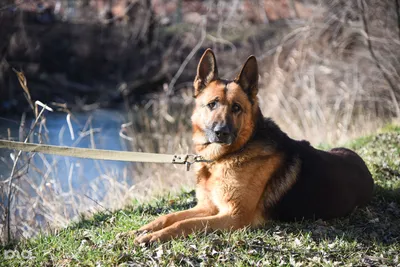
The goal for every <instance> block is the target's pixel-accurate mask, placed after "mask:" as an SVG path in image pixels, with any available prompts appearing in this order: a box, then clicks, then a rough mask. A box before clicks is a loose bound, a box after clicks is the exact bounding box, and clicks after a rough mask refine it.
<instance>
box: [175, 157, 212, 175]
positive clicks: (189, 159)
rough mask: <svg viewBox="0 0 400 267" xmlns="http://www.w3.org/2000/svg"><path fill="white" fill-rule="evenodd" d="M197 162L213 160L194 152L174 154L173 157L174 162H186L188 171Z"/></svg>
mask: <svg viewBox="0 0 400 267" xmlns="http://www.w3.org/2000/svg"><path fill="white" fill-rule="evenodd" d="M196 162H211V161H210V160H206V159H204V158H203V157H202V156H200V155H194V154H186V155H174V157H173V159H172V163H173V164H185V165H186V171H189V170H190V166H191V165H192V164H193V163H196Z"/></svg>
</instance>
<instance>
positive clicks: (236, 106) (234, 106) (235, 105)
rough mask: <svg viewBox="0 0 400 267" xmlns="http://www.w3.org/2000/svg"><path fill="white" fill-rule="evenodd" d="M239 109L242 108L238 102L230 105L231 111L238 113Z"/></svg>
mask: <svg viewBox="0 0 400 267" xmlns="http://www.w3.org/2000/svg"><path fill="white" fill-rule="evenodd" d="M241 110H242V108H241V107H240V106H239V105H238V104H233V106H232V112H233V113H238V112H239V111H241Z"/></svg>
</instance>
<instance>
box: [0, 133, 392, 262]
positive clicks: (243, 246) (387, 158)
mask: <svg viewBox="0 0 400 267" xmlns="http://www.w3.org/2000/svg"><path fill="white" fill-rule="evenodd" d="M347 146H348V147H351V148H353V149H355V150H356V151H357V152H358V153H359V154H360V155H361V156H362V157H363V158H364V159H365V160H366V162H367V164H368V167H369V168H370V170H371V172H372V173H373V176H374V179H375V182H376V190H375V194H374V197H373V200H372V201H371V203H370V204H369V205H368V206H367V207H366V208H363V209H358V210H356V211H355V212H354V213H352V214H351V215H350V216H348V217H346V218H342V219H336V220H332V221H320V220H319V221H316V222H314V221H302V222H295V223H281V222H270V223H268V224H267V225H265V227H263V228H261V229H256V230H253V229H243V230H240V231H236V232H215V233H211V234H205V233H198V234H193V235H191V236H190V237H188V238H186V239H179V240H173V241H170V242H166V243H163V244H153V245H151V246H143V245H135V244H134V243H133V237H132V236H128V235H126V234H125V233H126V232H127V231H130V230H132V229H137V228H138V227H139V226H141V225H143V224H144V223H147V222H149V221H150V220H152V219H154V218H155V217H157V216H159V215H160V214H164V213H169V212H172V211H176V210H182V209H186V208H189V207H192V206H194V205H195V202H196V200H195V197H194V192H183V193H181V194H179V195H178V196H164V197H160V198H158V199H156V200H152V201H151V202H150V203H145V204H141V203H138V202H136V203H132V205H131V206H130V207H128V208H125V209H121V210H118V211H116V212H107V211H103V212H100V213H97V214H95V215H94V216H93V217H92V218H89V219H87V218H82V219H81V220H80V221H79V222H77V223H74V224H72V225H71V226H69V227H68V228H66V229H62V230H59V231H55V232H53V233H51V234H48V235H44V234H43V235H40V236H38V237H36V238H32V239H28V240H25V241H21V242H19V243H16V244H10V245H8V246H6V247H2V248H1V249H0V257H3V258H4V257H5V256H6V255H10V250H12V251H18V253H22V255H24V256H25V257H26V255H29V254H30V255H31V257H30V258H29V259H27V257H26V258H25V259H24V258H23V257H14V258H13V259H6V258H4V259H3V260H0V265H2V266H18V265H19V266H53V265H58V266H69V265H83V266H95V265H101V266H110V265H111V266H116V265H121V266H127V265H130V266H139V265H140V266H148V265H151V266H158V265H161V266H164V265H171V266H173V265H175V266H176V265H177V266H199V265H202V266H267V265H268V266H269V265H271V266H277V265H285V266H309V265H314V266H343V265H348V266H350V265H358V266H359V265H373V266H376V265H386V266H396V265H399V264H400V259H399V255H400V128H399V127H396V126H390V127H386V129H384V130H383V131H382V132H381V133H379V134H377V135H373V136H369V137H366V138H360V139H356V140H354V141H353V142H350V143H348V144H347ZM7 253H8V254H7ZM14 255H17V254H16V253H15V254H14Z"/></svg>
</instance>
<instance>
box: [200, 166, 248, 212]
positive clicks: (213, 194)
mask: <svg viewBox="0 0 400 267" xmlns="http://www.w3.org/2000/svg"><path fill="white" fill-rule="evenodd" d="M239 188H240V184H239V183H238V181H236V179H235V177H234V176H233V175H232V173H231V171H230V170H229V168H228V167H227V166H225V165H219V166H212V167H211V168H210V167H203V168H202V169H201V170H200V171H199V172H198V176H197V195H198V199H199V201H209V202H211V203H212V204H214V205H215V206H216V207H217V208H218V210H219V211H224V210H227V209H230V208H232V206H234V205H235V203H232V202H235V200H238V199H240V197H238V194H239V191H240V190H239Z"/></svg>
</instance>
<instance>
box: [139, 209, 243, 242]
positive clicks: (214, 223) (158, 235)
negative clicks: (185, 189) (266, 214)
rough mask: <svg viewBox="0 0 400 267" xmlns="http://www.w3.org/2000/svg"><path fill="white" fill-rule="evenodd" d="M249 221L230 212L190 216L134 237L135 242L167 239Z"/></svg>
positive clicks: (225, 227)
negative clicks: (196, 216)
mask: <svg viewBox="0 0 400 267" xmlns="http://www.w3.org/2000/svg"><path fill="white" fill-rule="evenodd" d="M249 224H250V223H249V222H247V221H246V220H243V219H242V218H239V217H234V216H232V215H231V214H217V215H213V216H207V217H201V218H192V219H187V220H184V221H179V222H176V223H174V224H173V225H171V226H169V227H167V228H164V229H162V230H159V231H157V232H154V233H150V234H147V235H144V236H139V237H137V238H136V239H135V242H136V243H148V242H154V241H167V240H170V239H172V238H176V237H179V236H187V235H188V234H190V233H193V232H196V231H201V230H213V231H214V230H225V229H231V230H236V229H238V228H242V227H244V226H246V225H249Z"/></svg>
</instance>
